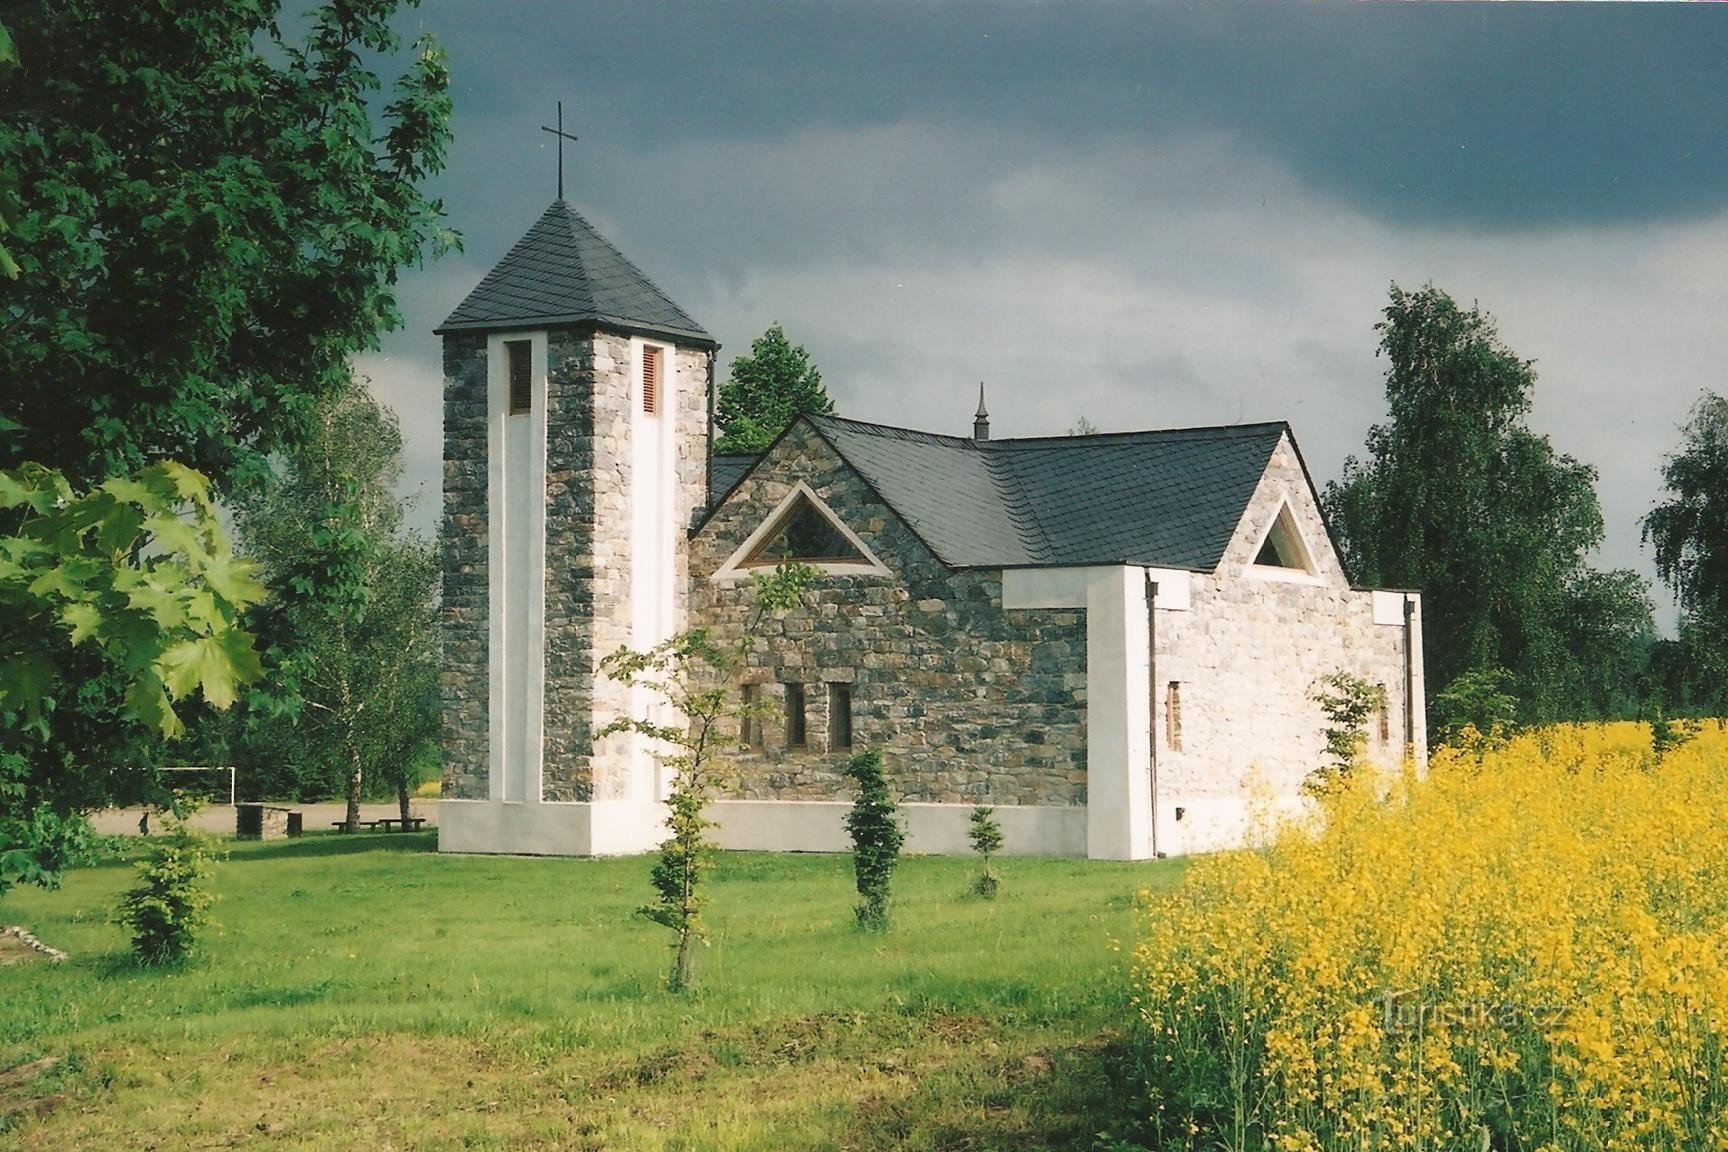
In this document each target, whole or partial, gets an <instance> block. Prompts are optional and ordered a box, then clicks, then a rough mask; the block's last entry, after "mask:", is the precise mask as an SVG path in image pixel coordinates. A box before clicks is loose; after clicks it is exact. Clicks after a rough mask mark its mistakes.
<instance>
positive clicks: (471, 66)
mask: <svg viewBox="0 0 1728 1152" xmlns="http://www.w3.org/2000/svg"><path fill="white" fill-rule="evenodd" d="M401 26H402V27H403V29H404V31H406V32H410V33H413V32H418V31H422V30H424V31H428V32H431V33H433V34H434V35H436V36H437V37H438V39H439V40H440V42H441V43H442V44H443V45H444V47H445V48H446V49H447V50H448V52H449V54H450V57H451V69H452V76H453V87H454V96H455V104H456V114H455V143H454V146H453V147H452V149H451V153H450V158H449V168H448V171H447V172H446V173H445V174H444V175H443V176H442V177H441V178H440V179H439V180H438V182H437V187H436V190H437V192H438V194H440V195H441V196H442V197H443V198H444V201H445V205H446V207H447V209H448V212H449V217H450V223H451V224H452V226H453V227H455V228H456V229H458V230H459V231H460V232H462V233H463V235H464V237H465V243H466V252H465V253H463V254H461V255H455V256H450V257H447V258H445V259H444V260H442V261H440V262H438V263H437V264H435V265H433V266H431V267H429V268H428V269H426V270H424V271H421V272H415V273H410V274H408V275H407V276H406V277H405V278H404V281H403V284H402V289H401V299H402V302H403V305H404V308H405V311H406V315H407V321H408V329H407V330H406V331H405V332H402V333H398V334H396V335H394V336H392V337H390V338H389V339H387V341H386V343H385V347H384V350H383V352H382V354H380V355H376V356H367V357H365V358H364V359H363V361H362V364H361V368H362V370H363V371H364V372H366V373H367V374H368V375H369V376H370V377H371V378H372V379H373V381H374V384H375V387H376V388H377V390H378V391H379V393H380V394H381V395H382V396H383V397H384V398H385V399H386V400H387V401H389V402H390V403H391V404H392V405H393V406H394V407H395V408H396V409H397V411H398V413H399V414H400V416H401V418H402V422H403V425H404V428H405V430H406V432H407V434H408V452H409V460H408V466H409V483H410V485H411V486H412V487H416V488H420V489H422V490H423V492H424V495H423V496H422V497H421V500H420V508H419V514H418V516H417V517H416V519H417V521H418V522H420V523H422V524H423V525H426V526H428V527H429V526H430V525H431V524H433V523H434V521H435V518H436V514H437V502H438V460H439V455H440V452H441V443H440V439H439V436H440V417H441V407H440V391H441V373H440V369H439V359H438V357H439V348H438V339H437V337H435V336H433V335H432V329H433V328H435V327H436V326H437V325H438V324H439V322H440V321H442V320H443V318H444V317H445V316H446V315H447V314H448V313H449V312H450V310H451V309H452V308H454V307H455V306H456V304H457V303H458V302H460V300H461V299H462V297H463V296H464V295H465V294H466V293H467V292H468V291H469V290H470V289H471V288H472V287H473V286H474V285H475V284H476V283H477V282H478V281H479V279H480V278H481V277H482V276H483V275H484V274H485V272H486V271H487V269H488V268H490V267H491V266H492V264H494V263H495V262H496V261H497V260H498V259H499V258H500V257H501V256H502V255H503V254H504V252H505V251H506V250H507V249H508V248H509V247H510V245H511V244H512V243H514V242H515V241H516V240H517V239H518V238H519V237H520V236H521V234H522V233H523V232H525V231H526V230H527V229H528V227H529V225H531V224H532V223H533V222H534V220H535V218H536V217H537V216H538V215H539V214H540V212H541V211H542V210H543V209H544V208H545V207H546V205H547V204H548V203H549V202H550V201H551V200H552V199H553V198H554V195H555V155H554V152H553V150H552V145H553V140H552V137H551V136H549V135H547V134H546V133H543V132H541V131H539V126H540V125H542V124H550V123H552V118H553V115H554V111H553V109H554V102H555V101H557V100H559V99H562V100H563V101H564V116H565V126H566V128H567V130H570V131H573V132H575V133H576V134H577V135H579V136H580V137H581V142H580V143H578V144H575V145H572V146H569V149H568V151H567V152H566V156H565V167H566V176H565V185H566V198H567V199H568V200H569V201H570V202H571V203H572V204H573V205H574V206H575V207H576V208H577V209H578V210H579V211H580V212H582V213H583V214H584V215H585V216H587V217H588V219H589V220H590V221H592V222H593V223H594V225H595V226H596V227H597V228H598V229H599V230H600V231H601V232H602V233H603V234H604V235H605V236H607V237H608V238H609V239H610V240H612V241H613V243H615V244H617V245H618V246H619V247H620V248H621V249H622V250H623V251H624V252H625V253H626V254H627V255H628V256H630V257H631V258H632V259H633V260H634V261H635V262H636V263H637V264H638V265H639V266H641V267H642V268H643V269H644V270H645V271H646V272H647V273H648V275H649V276H650V277H652V278H653V279H654V280H655V282H656V283H658V284H659V285H660V287H661V288H662V289H664V290H665V291H666V292H667V294H668V295H670V296H671V297H672V298H673V299H674V300H676V301H678V303H679V304H681V305H682V306H683V307H684V308H685V310H686V311H688V312H690V313H691V314H692V315H693V316H695V317H696V318H697V319H698V320H699V321H701V322H702V323H703V324H704V325H705V326H706V327H707V328H708V330H709V331H710V332H712V333H713V334H714V335H715V337H716V338H718V339H719V340H720V342H721V344H722V350H721V358H722V367H724V365H726V364H729V363H730V362H731V358H732V357H733V356H734V355H736V354H738V353H740V352H742V351H744V350H746V349H747V348H748V346H749V344H750V341H751V340H752V339H753V338H754V337H756V336H757V335H759V334H760V333H761V332H762V330H763V329H764V328H766V327H767V326H768V325H769V324H770V323H773V322H776V321H778V322H780V323H781V324H783V325H784V326H785V328H786V331H787V333H788V334H789V335H790V336H791V337H792V338H793V340H795V341H796V342H798V343H801V344H803V345H805V346H806V347H807V348H808V349H809V350H810V352H811V353H812V355H813V356H814V357H815V360H816V362H817V363H818V364H819V365H820V367H821V369H822V374H823V379H824V381H825V383H826V384H827V386H828V391H829V394H830V395H831V396H832V397H833V398H834V401H835V404H836V406H837V407H838V410H839V411H840V412H841V414H843V415H846V416H852V417H856V418H858V419H862V420H874V421H881V422H884V423H894V424H904V425H908V426H911V427H915V428H923V429H927V430H930V431H937V432H948V433H955V434H965V433H968V432H969V431H970V428H971V417H972V410H973V407H974V405H975V403H976V394H977V388H978V382H979V381H984V382H985V383H986V385H987V388H988V391H989V402H990V411H991V416H992V420H993V430H994V432H995V434H996V435H998V436H1026V435H1045V434H1051V433H1060V432H1062V431H1064V430H1066V429H1067V428H1069V427H1070V426H1071V425H1072V424H1074V422H1075V421H1076V420H1078V419H1079V418H1080V417H1081V416H1084V417H1086V418H1087V419H1089V420H1090V421H1092V422H1093V423H1094V424H1096V425H1097V426H1098V427H1100V428H1102V429H1105V430H1119V429H1134V428H1150V427H1166V426H1177V425H1185V424H1220V423H1234V422H1239V421H1252V420H1268V419H1285V420H1289V421H1290V422H1291V424H1292V425H1293V427H1294V429H1295V432H1296V436H1297V439H1298V441H1299V442H1300V443H1301V445H1302V448H1303V451H1304V453H1305V455H1306V456H1307V459H1308V462H1309V465H1310V467H1311V468H1312V469H1313V471H1314V473H1315V476H1316V480H1317V481H1319V482H1320V483H1322V484H1324V483H1325V482H1326V481H1327V480H1329V479H1334V478H1336V477H1337V476H1338V474H1339V471H1340V468H1341V466H1342V464H1343V461H1344V458H1345V456H1346V455H1348V454H1350V453H1353V452H1354V453H1360V452H1361V451H1362V443H1363V437H1364V434H1365V433H1366V431H1367V429H1368V426H1369V425H1370V424H1371V423H1374V422H1375V421H1377V420H1380V419H1382V418H1383V417H1384V414H1385V405H1384V399H1383V373H1384V370H1385V363H1384V361H1383V360H1378V359H1376V357H1375V345H1376V339H1375V333H1374V330H1373V325H1374V323H1375V321H1376V320H1377V319H1379V312H1380V309H1381V308H1382V307H1384V304H1385V301H1386V293H1387V288H1388V286H1389V285H1390V284H1391V283H1392V282H1393V281H1396V282H1398V283H1399V284H1402V285H1404V286H1406V287H1410V288H1415V287H1419V286H1420V285H1421V284H1423V283H1425V282H1428V281H1433V282H1434V283H1435V284H1437V285H1439V286H1440V287H1442V288H1444V289H1445V290H1446V291H1448V292H1450V293H1451V294H1452V295H1453V296H1454V297H1456V298H1458V299H1459V300H1460V301H1461V302H1464V303H1468V302H1470V301H1477V302H1479V303H1480V304H1481V305H1482V306H1483V307H1484V308H1486V309H1487V310H1488V311H1490V312H1492V313H1493V314H1494V316H1495V317H1496V318H1497V320H1498V322H1499V326H1500V331H1501V334H1502V336H1503V337H1504V339H1505V340H1506V342H1507V343H1508V344H1509V345H1510V346H1511V347H1512V348H1513V349H1515V350H1516V351H1517V352H1518V353H1519V354H1520V355H1522V356H1525V357H1527V358H1532V359H1534V360H1535V361H1536V363H1537V372H1538V383H1537V389H1536V395H1535V407H1534V411H1533V414H1532V417H1531V423H1532V425H1533V426H1534V427H1535V428H1536V429H1537V430H1538V431H1540V432H1543V433H1546V434H1547V435H1549V436H1550V437H1551V438H1552V440H1553V441H1554V444H1555V446H1556V447H1557V448H1558V449H1560V450H1561V451H1563V452H1567V453H1570V454H1572V455H1574V456H1577V457H1578V458H1580V459H1582V460H1584V461H1586V462H1588V463H1590V464H1592V465H1594V466H1595V467H1596V468H1597V470H1598V471H1599V473H1600V482H1599V484H1598V492H1599V493H1600V496H1601V500H1602V507H1603V511H1604V514H1605V517H1606V520H1607V541H1606V543H1605V545H1604V548H1603V552H1602V555H1601V557H1600V558H1599V562H1600V563H1601V564H1603V565H1604V566H1614V567H1619V566H1630V567H1634V568H1636V569H1638V570H1639V571H1641V572H1643V573H1645V574H1646V575H1652V574H1653V573H1652V568H1651V564H1650V560H1649V554H1648V552H1647V551H1645V550H1643V549H1642V548H1641V547H1640V544H1639V520H1640V518H1641V517H1642V516H1643V515H1644V513H1645V512H1647V511H1648V510H1649V508H1650V507H1651V505H1652V503H1653V502H1654V501H1655V499H1656V498H1657V494H1658V489H1659V485H1660V479H1659V475H1658V469H1659V468H1660V466H1661V461H1662V457H1663V455H1664V454H1665V453H1667V452H1669V451H1671V450H1672V449H1673V447H1674V445H1675V443H1676V442H1677V438H1678V428H1679V425H1680V424H1681V423H1683V422H1684V420H1685V417H1686V412H1687V409H1688V408H1689V407H1690V406H1691V404H1692V403H1693V402H1694V401H1695V400H1696V399H1697V398H1698V396H1699V395H1700V394H1701V392H1702V391H1704V390H1706V389H1715V390H1719V391H1720V390H1722V389H1724V388H1725V387H1728V380H1725V379H1724V374H1723V371H1722V366H1723V365H1724V364H1728V325H1725V324H1724V323H1723V319H1722V318H1723V314H1724V309H1725V308H1728V23H1725V20H1724V16H1723V13H1722V12H1721V11H1719V10H1716V9H1715V8H1713V7H1712V6H1709V5H1695V6H1644V5H1639V6H1574V5H1350V6H1342V5H1337V6H1334V5H1315V4H1302V5H1295V4H1290V5H1283V6H1278V7H1272V6H1269V5H1253V6H1248V5H1236V4H1224V5H1213V4H1208V5H1205V6H1198V5H1196V6H1186V5H1146V4H1102V3H1093V4H1087V3H1078V2H1066V3H1059V4H1050V3H1047V4H1030V3H1003V2H994V3H988V4H982V3H980V4H961V3H899V4H869V3H848V4H831V3H800V4H787V3H766V2H764V3H748V2H733V3H727V4H723V5H722V4H710V3H703V4H674V3H661V2H658V0H651V2H644V0H631V2H618V3H588V2H573V0H511V2H510V3H508V4H502V3H487V4H475V3H472V2H471V0H468V2H463V0H425V3H423V5H422V6H421V7H420V8H419V9H418V10H415V11H411V12H409V13H407V14H406V15H405V16H404V18H403V19H402V21H401ZM1657 599H1658V603H1659V604H1662V605H1664V608H1663V611H1662V613H1661V618H1662V620H1663V621H1664V623H1665V624H1671V622H1672V609H1671V607H1669V606H1668V600H1667V597H1666V595H1665V593H1663V591H1662V590H1661V589H1660V588H1658V589H1657Z"/></svg>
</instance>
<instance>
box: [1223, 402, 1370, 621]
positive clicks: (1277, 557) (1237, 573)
mask: <svg viewBox="0 0 1728 1152" xmlns="http://www.w3.org/2000/svg"><path fill="white" fill-rule="evenodd" d="M1216 572H1217V574H1218V575H1219V576H1224V577H1230V578H1237V577H1241V578H1247V579H1255V580H1275V581H1286V582H1290V583H1299V584H1315V585H1323V586H1329V587H1339V588H1343V587H1348V586H1349V583H1350V582H1349V579H1348V577H1347V576H1346V574H1345V572H1344V566H1343V564H1342V562H1341V561H1340V560H1339V559H1338V553H1337V550H1336V549H1335V548H1334V547H1333V545H1332V536H1331V533H1330V532H1329V531H1328V529H1327V527H1326V520H1325V517H1324V515H1323V514H1322V512H1321V510H1320V499H1319V494H1318V493H1317V492H1316V491H1315V489H1314V484H1313V481H1312V480H1310V479H1309V476H1308V471H1307V469H1306V468H1305V467H1304V466H1303V464H1302V457H1301V454H1300V453H1299V452H1298V451H1297V449H1296V443H1295V441H1294V440H1293V439H1291V437H1290V435H1289V434H1288V433H1286V434H1285V435H1284V436H1283V437H1281V438H1280V439H1279V441H1278V445H1277V447H1276V448H1275V449H1274V450H1273V452H1272V456H1271V459H1270V460H1268V461H1267V463H1266V471H1265V472H1264V473H1263V474H1262V475H1261V477H1260V482H1259V484H1258V485H1256V486H1255V489H1254V495H1253V497H1252V498H1251V499H1250V500H1249V502H1248V506H1247V508H1246V509H1245V510H1244V512H1243V514H1242V519H1241V521H1240V522H1239V523H1238V524H1237V526H1236V531H1235V532H1234V533H1233V534H1232V535H1231V538H1230V543H1229V545H1228V546H1227V547H1226V548H1225V550H1224V555H1223V557H1222V558H1221V560H1220V561H1219V564H1218V567H1217V569H1216Z"/></svg>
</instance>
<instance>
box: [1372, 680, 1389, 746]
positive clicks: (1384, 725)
mask: <svg viewBox="0 0 1728 1152" xmlns="http://www.w3.org/2000/svg"><path fill="white" fill-rule="evenodd" d="M1379 688H1380V706H1379V707H1378V708H1376V709H1374V720H1375V728H1376V729H1377V731H1378V735H1379V737H1380V747H1382V748H1384V747H1386V746H1387V745H1388V744H1390V743H1392V709H1391V708H1390V707H1389V706H1388V705H1387V703H1386V685H1384V684H1381V685H1379Z"/></svg>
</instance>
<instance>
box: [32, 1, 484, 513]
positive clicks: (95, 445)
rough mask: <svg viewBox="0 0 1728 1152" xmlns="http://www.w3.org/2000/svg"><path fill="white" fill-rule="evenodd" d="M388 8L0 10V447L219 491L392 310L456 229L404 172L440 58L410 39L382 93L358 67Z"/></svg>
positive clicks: (427, 110) (247, 477)
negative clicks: (161, 467)
mask: <svg viewBox="0 0 1728 1152" xmlns="http://www.w3.org/2000/svg"><path fill="white" fill-rule="evenodd" d="M410 2H412V0H410ZM399 6H400V5H399V3H398V0H329V2H327V3H320V4H317V5H315V6H313V7H312V8H311V10H310V12H309V13H307V14H306V16H305V18H304V20H296V21H295V25H296V26H299V27H304V28H305V33H304V36H303V37H302V38H292V37H289V36H287V35H285V34H284V33H283V31H282V25H281V22H280V21H279V17H280V14H281V7H282V6H281V3H280V0H161V2H159V3H150V4H112V3H108V2H106V0H53V2H49V0H26V2H23V3H15V4H12V5H10V6H9V7H8V10H7V16H6V19H7V25H8V27H9V28H10V29H11V32H12V34H13V37H14V38H15V40H16V44H17V48H18V56H19V58H20V59H21V60H22V62H23V63H22V66H21V67H18V68H14V69H11V70H10V71H9V72H7V73H6V74H5V75H4V76H0V104H4V106H5V108H6V115H5V117H4V118H3V119H0V158H3V161H0V172H4V173H5V177H6V183H5V185H4V186H3V187H0V194H3V195H4V197H5V203H4V204H3V205H0V207H3V209H4V210H3V211H0V215H3V216H4V217H5V218H6V219H7V220H8V222H9V224H10V228H11V232H10V235H9V243H8V247H9V248H10V250H11V254H12V257H13V259H14V260H15V261H16V264H17V266H18V268H19V269H21V271H22V275H21V276H20V277H19V278H18V279H17V280H16V281H15V282H13V283H11V284H10V285H9V286H8V287H7V289H6V301H5V302H6V312H5V337H4V339H3V340H0V379H5V380H6V381H7V382H8V386H7V388H6V389H5V391H4V395H3V396H0V416H5V417H8V418H10V420H12V421H13V422H15V423H16V424H17V425H19V426H21V433H20V434H18V435H14V436H13V437H11V438H10V445H9V446H5V445H0V465H13V464H16V463H18V462H20V461H21V460H22V459H23V458H24V456H25V451H26V445H27V446H28V456H29V458H30V459H33V460H38V461H41V462H43V463H45V464H47V465H49V466H51V467H54V468H57V469H59V470H61V471H62V472H63V473H64V474H65V475H66V476H67V477H68V479H69V480H70V481H71V482H72V483H73V484H74V485H77V486H81V487H87V486H91V485H94V484H96V483H99V482H100V481H101V480H102V479H103V478H105V477H108V476H114V475H123V474H128V473H131V472H134V471H136V470H137V469H138V468H139V467H141V466H143V465H145V464H148V463H150V462H152V461H155V460H160V459H164V458H170V459H176V460H180V461H182V462H184V463H186V464H189V465H191V466H192V467H194V468H197V469H199V470H200V471H202V472H203V473H204V474H205V475H207V476H209V477H210V479H211V481H212V483H213V484H214V485H215V487H216V489H217V491H219V492H220V493H222V494H223V495H224V496H227V495H229V494H231V493H233V492H234V491H236V490H237V489H240V488H243V487H245V486H246V484H247V483H248V482H249V481H257V480H262V479H263V478H264V476H265V475H266V473H267V466H266V455H267V454H268V453H269V452H272V451H275V450H277V449H280V448H282V447H284V446H285V445H286V444H288V443H291V442H292V441H293V440H294V439H295V438H296V437H297V435H298V434H299V432H300V431H301V429H302V427H303V424H304V421H305V420H306V418H307V417H308V415H309V414H310V412H311V411H312V401H313V400H315V399H316V398H317V397H319V396H322V395H325V394H328V393H330V392H333V391H335V390H337V389H339V388H340V387H341V385H342V383H343V381H344V379H345V378H346V374H347V371H348V369H347V363H348V358H349V357H350V356H351V355H352V354H353V353H355V352H357V351H360V350H362V349H365V348H368V347H372V346H374V345H375V344H376V340H377V335H378V332H379V331H380V329H388V328H392V327H396V326H398V325H399V324H400V316H399V314H398V311H397V307H396V303H395V297H394V283H395V279H396V274H397V269H398V268H399V267H401V266H402V265H404V264H412V263H414V262H416V261H418V260H419V259H420V256H421V254H422V252H423V251H426V250H428V249H430V250H431V251H433V252H436V251H438V250H440V249H442V248H443V247H444V246H445V245H447V244H449V243H451V242H452V240H453V237H452V236H451V234H450V233H448V232H447V231H445V230H444V229H443V228H442V227H441V225H440V218H441V215H442V208H441V206H440V205H439V203H438V202H437V201H435V200H431V199H428V198H427V197H426V196H425V195H424V194H423V193H422V191H421V185H422V183H423V181H424V180H425V179H426V178H427V177H428V176H429V175H431V174H433V173H435V172H437V171H438V170H439V169H440V168H441V167H442V165H443V160H444V150H445V146H446V144H447V143H448V140H449V127H448V121H449V113H450V104H449V96H448V92H447V88H448V76H447V72H446V68H445V62H444V57H443V54H442V53H441V52H440V51H439V50H438V49H437V47H436V46H435V45H433V44H432V43H431V42H430V41H427V40H422V41H420V42H417V44H416V46H415V48H414V50H413V52H412V53H411V54H410V55H409V57H408V58H407V59H406V61H405V62H404V63H403V66H402V68H401V70H400V74H399V76H398V78H397V79H396V81H395V87H394V95H393V98H391V99H388V100H387V101H385V100H383V99H382V97H381V95H380V87H381V82H380V79H379V77H378V75H377V74H376V73H375V72H374V71H373V69H374V68H375V67H377V66H378V65H379V64H380V63H389V62H390V61H391V59H392V57H393V55H394V54H396V53H397V52H398V51H399V50H400V48H401V45H400V43H399V41H398V38H397V36H396V35H395V33H394V32H392V30H391V28H390V19H391V17H392V15H393V14H394V13H395V11H396V10H397V8H398V7H399ZM379 103H382V108H381V109H379V108H377V104H379ZM375 112H378V113H380V114H381V115H380V116H379V117H377V118H375V116H374V113H375Z"/></svg>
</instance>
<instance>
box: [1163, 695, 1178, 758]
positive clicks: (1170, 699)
mask: <svg viewBox="0 0 1728 1152" xmlns="http://www.w3.org/2000/svg"><path fill="white" fill-rule="evenodd" d="M1164 746H1165V747H1166V748H1168V749H1169V750H1170V751H1172V752H1180V751H1182V682H1181V681H1180V680H1172V681H1170V683H1168V684H1166V685H1165V686H1164Z"/></svg>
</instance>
